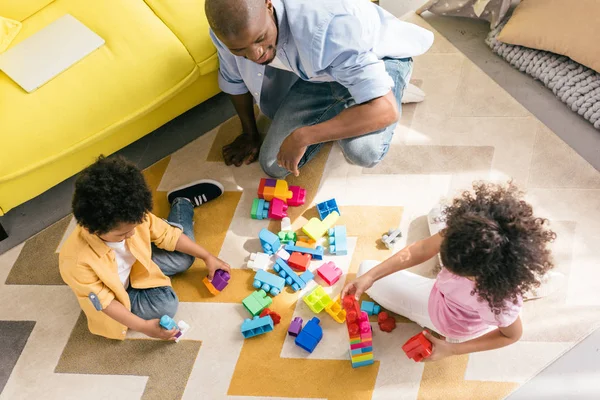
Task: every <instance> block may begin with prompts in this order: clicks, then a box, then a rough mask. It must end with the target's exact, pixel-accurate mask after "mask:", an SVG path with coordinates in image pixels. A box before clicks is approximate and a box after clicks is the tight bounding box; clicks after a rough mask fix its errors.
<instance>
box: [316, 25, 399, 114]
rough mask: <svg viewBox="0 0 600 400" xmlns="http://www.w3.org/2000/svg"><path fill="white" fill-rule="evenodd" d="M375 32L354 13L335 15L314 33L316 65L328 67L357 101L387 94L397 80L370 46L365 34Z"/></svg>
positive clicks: (322, 69)
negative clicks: (367, 27) (365, 26)
mask: <svg viewBox="0 0 600 400" xmlns="http://www.w3.org/2000/svg"><path fill="white" fill-rule="evenodd" d="M370 34H374V33H373V32H371V30H368V29H362V26H361V21H360V19H359V18H357V17H355V16H353V15H338V16H334V17H333V18H332V19H331V20H330V21H329V23H328V24H326V26H325V27H323V28H322V29H321V30H320V31H319V32H317V34H316V35H315V37H314V42H313V53H312V55H313V62H312V64H313V67H314V68H315V70H316V71H325V72H327V73H329V75H331V76H332V77H333V79H335V80H336V82H338V83H340V84H341V85H343V86H345V87H346V88H347V89H348V91H349V92H350V94H351V95H352V97H353V98H354V101H356V103H357V104H361V103H365V102H367V101H370V100H373V99H375V98H378V97H382V96H385V95H386V94H387V93H388V92H389V91H390V90H391V89H392V88H393V87H394V81H393V80H392V78H391V77H390V76H389V74H388V73H387V71H386V69H385V63H384V62H383V61H382V60H380V59H379V58H378V57H377V55H376V54H375V53H374V52H373V51H372V49H371V48H370V47H369V45H368V43H369V42H370V41H369V40H367V38H365V37H364V35H370Z"/></svg>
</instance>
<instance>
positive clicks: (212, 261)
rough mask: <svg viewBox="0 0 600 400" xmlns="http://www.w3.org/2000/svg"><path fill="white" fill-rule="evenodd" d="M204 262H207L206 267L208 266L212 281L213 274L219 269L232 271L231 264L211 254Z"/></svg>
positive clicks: (209, 276)
mask: <svg viewBox="0 0 600 400" xmlns="http://www.w3.org/2000/svg"><path fill="white" fill-rule="evenodd" d="M204 263H205V264H206V267H207V268H208V280H209V281H211V280H212V278H213V276H214V275H215V272H217V270H218V269H222V270H223V271H227V272H229V273H231V267H230V266H229V264H227V263H226V262H225V261H223V260H221V259H219V258H217V257H215V256H213V255H211V256H209V257H208V258H207V259H206V260H205V261H204Z"/></svg>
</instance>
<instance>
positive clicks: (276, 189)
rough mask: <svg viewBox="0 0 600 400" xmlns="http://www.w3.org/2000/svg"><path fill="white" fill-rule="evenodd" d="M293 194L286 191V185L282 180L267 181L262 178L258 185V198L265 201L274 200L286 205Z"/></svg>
mask: <svg viewBox="0 0 600 400" xmlns="http://www.w3.org/2000/svg"><path fill="white" fill-rule="evenodd" d="M292 196H293V193H292V191H291V190H289V189H288V183H287V182H286V181H284V180H283V179H267V178H262V179H261V180H260V184H259V185H258V197H259V198H261V199H265V200H267V201H272V200H273V199H274V198H276V199H279V200H281V201H283V202H284V203H286V204H287V202H288V199H291V198H292Z"/></svg>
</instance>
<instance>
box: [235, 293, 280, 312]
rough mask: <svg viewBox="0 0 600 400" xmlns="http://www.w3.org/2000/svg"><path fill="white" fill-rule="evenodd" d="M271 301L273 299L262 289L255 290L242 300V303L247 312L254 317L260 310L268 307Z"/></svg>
mask: <svg viewBox="0 0 600 400" xmlns="http://www.w3.org/2000/svg"><path fill="white" fill-rule="evenodd" d="M271 303H273V299H271V298H270V297H269V296H267V292H265V291H264V290H262V289H261V290H257V291H256V292H254V293H252V294H250V296H248V297H246V298H245V299H244V300H242V304H243V305H244V307H245V308H246V310H248V312H249V313H250V314H251V315H252V316H253V317H254V316H257V315H258V314H260V313H261V311H262V310H264V309H265V308H267V307H269V306H270V305H271Z"/></svg>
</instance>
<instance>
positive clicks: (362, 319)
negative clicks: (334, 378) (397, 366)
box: [342, 295, 374, 368]
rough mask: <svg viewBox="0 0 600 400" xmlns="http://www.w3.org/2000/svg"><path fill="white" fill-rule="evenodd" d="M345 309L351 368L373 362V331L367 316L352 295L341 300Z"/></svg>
mask: <svg viewBox="0 0 600 400" xmlns="http://www.w3.org/2000/svg"><path fill="white" fill-rule="evenodd" d="M342 305H343V307H344V309H345V310H346V328H347V329H348V336H349V338H350V360H351V362H352V368H358V367H362V366H365V365H370V364H373V362H374V361H373V332H372V330H371V324H369V316H368V315H367V313H366V312H364V311H362V312H361V311H360V309H359V307H358V302H357V301H356V299H355V298H354V296H350V295H348V296H346V297H344V299H343V300H342Z"/></svg>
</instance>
